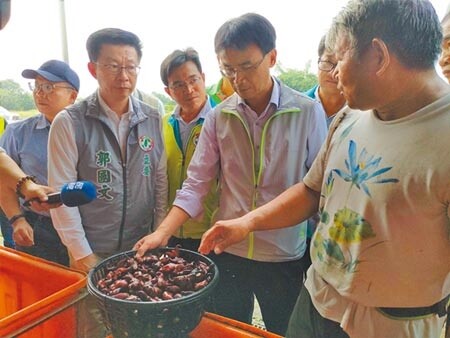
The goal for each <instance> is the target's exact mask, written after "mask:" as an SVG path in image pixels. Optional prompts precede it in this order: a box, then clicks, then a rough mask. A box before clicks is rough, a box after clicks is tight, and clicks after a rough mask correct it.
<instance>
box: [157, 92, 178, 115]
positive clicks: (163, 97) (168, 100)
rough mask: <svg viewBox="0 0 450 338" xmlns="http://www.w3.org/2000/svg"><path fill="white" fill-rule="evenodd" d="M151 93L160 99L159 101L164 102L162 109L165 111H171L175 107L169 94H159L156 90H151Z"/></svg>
mask: <svg viewBox="0 0 450 338" xmlns="http://www.w3.org/2000/svg"><path fill="white" fill-rule="evenodd" d="M152 94H153V95H154V96H156V97H157V98H158V99H160V100H161V102H162V103H163V104H164V110H165V111H166V113H169V112H171V111H173V109H174V108H175V105H176V103H175V101H174V100H172V99H171V98H170V97H169V96H167V95H165V94H161V93H157V92H152Z"/></svg>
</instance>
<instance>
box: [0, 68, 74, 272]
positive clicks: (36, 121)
mask: <svg viewBox="0 0 450 338" xmlns="http://www.w3.org/2000/svg"><path fill="white" fill-rule="evenodd" d="M22 76H23V77H24V78H27V79H32V80H34V81H33V82H30V83H29V86H30V89H31V90H32V91H33V99H34V102H35V105H36V107H37V109H38V111H39V114H37V115H35V116H33V117H30V118H28V119H25V120H23V121H19V122H16V123H12V124H10V125H8V127H7V128H6V131H5V133H4V134H3V136H2V138H1V139H0V145H1V146H3V147H4V148H5V150H6V152H7V153H8V155H9V156H11V158H12V159H13V160H14V161H15V162H16V163H17V164H18V165H19V166H20V167H21V168H22V170H23V171H24V172H26V173H28V174H30V175H33V176H35V177H36V180H37V181H38V182H40V183H42V184H47V143H48V135H49V128H50V125H51V123H52V122H53V119H54V118H55V116H56V115H57V114H58V113H59V112H60V111H61V110H63V109H64V108H65V107H67V106H69V105H71V104H73V103H74V102H75V100H76V98H77V95H78V91H79V88H80V80H79V78H78V75H77V73H76V72H75V71H74V70H73V69H72V68H70V66H69V65H68V64H67V63H65V62H63V61H59V60H49V61H47V62H45V63H43V64H42V65H41V66H40V67H39V68H38V69H36V70H34V69H25V70H24V71H23V72H22ZM0 200H1V204H2V209H3V211H4V212H5V214H6V217H7V218H5V217H1V223H2V232H3V233H4V234H8V233H9V232H10V231H11V230H12V229H11V228H13V229H14V230H13V239H14V242H15V245H16V248H17V249H18V250H20V251H24V252H27V253H29V254H31V255H34V256H37V257H41V258H44V259H47V260H51V261H54V262H56V263H60V264H63V265H67V266H68V265H69V257H68V255H67V249H66V247H65V246H64V245H63V244H62V243H61V239H60V238H59V236H58V234H57V232H56V230H55V228H54V227H53V223H52V220H51V218H50V214H49V213H48V211H47V212H45V211H44V212H35V211H33V210H31V209H30V208H29V207H26V206H24V205H22V206H21V205H20V204H19V199H18V198H17V197H16V198H12V199H11V198H7V197H6V196H3V195H2V196H1V197H0ZM22 201H23V200H22ZM5 238H8V237H7V236H5Z"/></svg>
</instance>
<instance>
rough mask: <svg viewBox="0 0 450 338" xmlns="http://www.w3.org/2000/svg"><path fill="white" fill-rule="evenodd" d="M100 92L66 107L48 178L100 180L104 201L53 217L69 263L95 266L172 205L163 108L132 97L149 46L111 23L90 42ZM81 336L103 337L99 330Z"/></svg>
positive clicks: (126, 246) (53, 181)
mask: <svg viewBox="0 0 450 338" xmlns="http://www.w3.org/2000/svg"><path fill="white" fill-rule="evenodd" d="M86 47H87V51H88V55H89V63H88V69H89V72H90V73H91V75H92V76H93V77H94V78H95V79H97V82H98V85H99V87H98V90H97V91H96V92H95V93H93V94H92V95H90V96H89V97H87V98H86V99H84V100H82V101H80V102H78V103H77V104H75V105H73V106H71V107H69V108H67V109H66V110H64V111H63V112H61V113H60V114H59V115H58V116H57V118H56V119H55V121H54V122H53V124H52V128H51V130H50V139H49V160H48V162H49V183H50V185H51V186H54V187H56V188H60V187H61V186H62V185H63V184H64V183H66V182H72V181H76V180H88V181H92V182H94V183H95V185H96V188H97V199H96V200H95V201H93V202H92V203H90V204H86V205H83V206H80V207H78V208H69V207H66V206H62V207H60V208H58V209H57V210H56V209H55V210H52V218H53V220H54V224H55V227H56V229H57V230H58V233H59V234H60V236H61V239H62V241H63V243H64V244H65V245H66V246H67V248H68V250H69V256H70V260H71V262H70V265H71V267H73V268H76V269H79V270H83V271H86V272H87V271H89V270H90V269H91V268H92V267H94V266H95V265H96V264H97V263H98V262H99V260H100V259H102V258H106V257H109V256H111V255H113V254H115V253H118V252H122V251H125V250H130V249H131V248H132V247H133V244H134V243H135V242H136V241H137V240H138V239H139V238H141V237H142V236H144V235H146V234H148V233H150V232H151V231H152V230H153V229H154V228H155V227H156V226H157V225H158V224H159V222H160V221H161V220H162V219H163V217H164V216H165V213H166V209H167V173H166V156H165V152H164V145H163V139H162V132H161V116H160V114H159V113H158V111H157V109H155V108H152V107H150V106H149V105H147V104H145V103H143V102H142V101H139V100H137V99H136V98H135V97H134V96H133V95H132V93H133V91H134V89H135V87H136V81H137V77H138V73H139V70H140V66H139V64H140V61H141V57H142V46H141V41H140V39H139V38H138V37H137V36H136V35H135V34H134V33H132V32H128V31H124V30H121V29H116V28H105V29H101V30H99V31H96V32H94V33H92V34H91V35H90V36H89V38H88V40H87V43H86ZM91 324H92V325H94V323H89V324H87V325H86V326H85V327H83V330H84V332H82V333H79V337H81V336H86V337H102V336H103V337H104V336H105V334H104V333H105V332H99V331H96V330H100V328H99V327H89V325H91Z"/></svg>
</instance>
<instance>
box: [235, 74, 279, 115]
mask: <svg viewBox="0 0 450 338" xmlns="http://www.w3.org/2000/svg"><path fill="white" fill-rule="evenodd" d="M272 81H273V88H272V94H271V96H270V100H269V103H268V104H267V107H266V109H265V111H267V110H268V108H269V107H270V106H271V105H272V106H273V107H274V108H275V109H274V110H277V109H278V108H279V106H280V84H279V83H278V81H277V80H276V79H275V78H274V77H273V76H272ZM237 100H238V101H237V103H238V110H239V109H241V110H242V109H244V107H247V108H249V109H251V108H250V107H249V106H248V105H247V103H245V101H244V99H243V98H242V97H240V96H239V95H238V99H237Z"/></svg>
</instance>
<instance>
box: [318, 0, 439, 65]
mask: <svg viewBox="0 0 450 338" xmlns="http://www.w3.org/2000/svg"><path fill="white" fill-rule="evenodd" d="M342 34H343V35H345V36H346V37H348V39H349V40H350V44H351V46H350V47H351V48H354V49H355V53H356V55H357V56H358V57H359V56H360V55H361V54H362V53H364V51H365V50H366V48H367V47H368V46H369V45H370V44H371V41H372V40H373V39H374V38H378V39H381V40H382V41H383V42H384V43H385V44H386V45H387V46H388V48H389V50H390V51H391V52H392V53H393V54H395V55H396V56H397V58H398V59H399V61H400V62H401V63H402V64H403V65H404V66H406V67H409V68H415V69H430V68H433V67H434V63H435V61H436V60H437V58H438V57H439V54H440V52H441V41H442V31H441V26H440V23H439V19H438V16H437V14H436V11H435V9H434V8H433V5H432V4H431V3H430V1H428V0H350V1H349V3H348V5H347V6H346V7H345V8H344V9H343V10H342V11H341V12H340V13H339V14H338V15H337V16H336V17H335V18H334V19H333V23H332V25H331V28H330V31H329V33H328V34H327V42H326V43H327V45H328V46H330V47H331V48H332V49H334V46H335V43H336V39H337V38H338V36H340V35H342Z"/></svg>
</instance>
